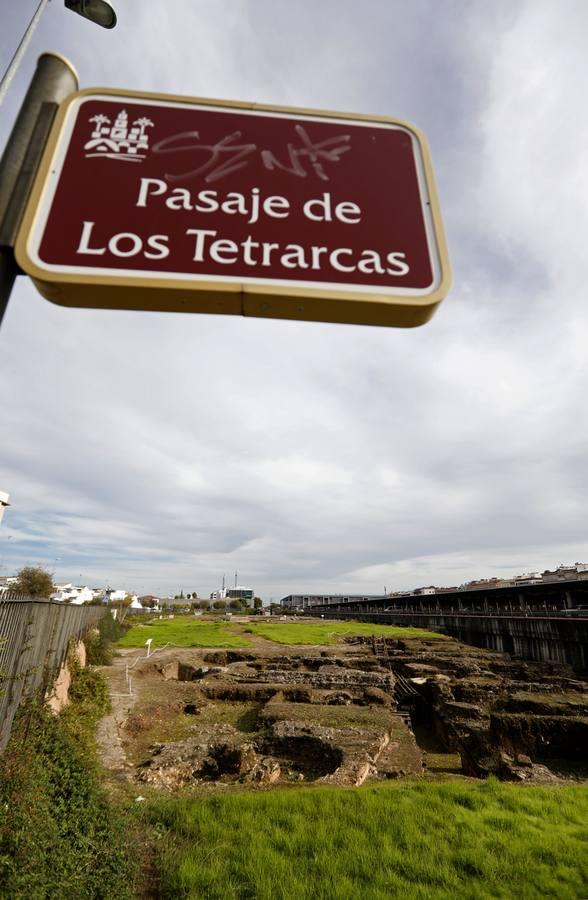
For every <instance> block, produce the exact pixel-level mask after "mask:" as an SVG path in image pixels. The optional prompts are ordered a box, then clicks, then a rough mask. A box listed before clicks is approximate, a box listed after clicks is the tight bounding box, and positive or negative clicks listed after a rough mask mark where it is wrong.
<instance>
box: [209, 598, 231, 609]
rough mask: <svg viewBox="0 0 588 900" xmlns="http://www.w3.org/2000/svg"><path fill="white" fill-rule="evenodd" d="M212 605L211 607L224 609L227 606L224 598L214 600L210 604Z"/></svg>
mask: <svg viewBox="0 0 588 900" xmlns="http://www.w3.org/2000/svg"><path fill="white" fill-rule="evenodd" d="M212 606H213V609H226V608H227V604H226V603H225V601H224V600H215V601H214V603H213V604H212Z"/></svg>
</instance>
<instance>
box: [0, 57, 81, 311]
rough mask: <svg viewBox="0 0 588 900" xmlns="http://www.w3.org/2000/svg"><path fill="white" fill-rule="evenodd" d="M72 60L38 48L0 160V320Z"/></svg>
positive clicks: (69, 84)
mask: <svg viewBox="0 0 588 900" xmlns="http://www.w3.org/2000/svg"><path fill="white" fill-rule="evenodd" d="M77 89H78V76H77V72H76V71H75V69H74V67H73V66H72V64H71V63H70V62H69V61H68V60H67V59H65V57H63V56H59V55H58V54H56V53H43V54H42V55H41V56H40V57H39V59H38V60H37V68H36V71H35V74H34V75H33V78H32V81H31V83H30V85H29V89H28V91H27V94H26V96H25V98H24V100H23V103H22V106H21V108H20V112H19V114H18V116H17V119H16V122H15V123H14V127H13V129H12V132H11V134H10V137H9V138H8V142H7V144H6V148H5V150H4V153H3V154H2V159H0V324H1V323H2V318H3V316H4V312H5V310H6V305H7V303H8V300H9V297H10V292H11V290H12V286H13V284H14V280H15V278H16V276H17V275H18V274H19V268H18V266H17V264H16V261H15V259H14V243H15V240H16V234H17V231H18V227H19V225H20V221H21V219H22V215H23V212H24V207H25V204H26V201H27V199H28V196H29V193H30V190H31V187H32V183H33V179H34V177H35V173H36V171H37V168H38V165H39V162H40V159H41V156H42V153H43V150H44V148H45V144H46V141H47V137H48V135H49V130H50V128H51V124H52V122H53V118H54V116H55V113H56V111H57V107H58V105H59V104H60V103H61V101H62V100H64V99H65V97H67V96H68V95H69V94H71V93H73V92H74V91H77Z"/></svg>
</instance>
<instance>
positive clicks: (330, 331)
mask: <svg viewBox="0 0 588 900" xmlns="http://www.w3.org/2000/svg"><path fill="white" fill-rule="evenodd" d="M118 12H119V26H118V27H117V29H115V31H114V32H112V33H111V34H107V33H102V32H100V31H99V30H97V29H94V30H92V27H91V26H89V25H88V24H87V23H84V22H83V21H82V20H80V19H79V18H78V17H73V16H71V14H68V13H66V12H65V11H64V10H62V9H61V8H59V9H58V8H57V7H56V8H55V9H50V10H48V11H47V13H46V15H45V18H44V20H43V23H42V25H41V27H40V29H39V32H38V35H37V37H36V38H35V44H34V47H35V49H36V50H40V49H41V48H43V47H45V46H56V47H58V48H59V49H60V51H61V52H64V53H65V54H66V55H70V56H71V57H72V58H73V59H74V62H75V63H76V65H77V66H78V68H79V69H80V73H81V76H82V81H83V84H84V85H88V84H113V85H119V86H127V87H133V88H142V89H145V90H159V91H170V92H176V93H187V94H201V95H209V96H219V97H223V96H224V97H235V98H244V99H255V100H259V101H261V102H269V101H275V102H278V103H297V104H300V105H304V106H318V107H320V106H323V107H329V106H330V107H333V108H340V109H357V110H358V111H365V112H369V111H372V112H377V113H388V114H392V115H394V114H395V115H398V116H400V117H405V118H408V119H409V120H413V121H415V122H417V123H418V124H419V125H420V126H421V127H423V128H424V130H425V131H426V132H427V133H428V134H429V136H430V139H431V143H432V147H433V156H434V163H435V168H436V171H437V178H438V183H439V188H440V194H441V199H442V205H443V209H444V214H445V220H446V225H447V231H448V236H449V243H450V249H451V254H452V262H453V267H454V272H455V279H454V280H455V286H454V288H453V291H452V293H451V296H450V298H449V299H448V300H447V301H446V303H445V304H444V305H443V306H442V307H441V309H440V311H439V313H438V314H437V316H436V318H435V319H434V320H433V322H431V323H430V324H429V325H427V326H425V327H424V328H423V329H420V330H416V331H401V330H392V329H389V330H387V329H373V328H351V327H345V326H329V325H320V324H317V325H312V324H305V323H294V322H293V323H288V322H271V321H262V320H257V321H256V320H240V319H231V318H215V317H209V316H179V315H167V316H166V315H159V314H136V313H127V312H96V311H87V310H67V309H62V308H59V307H56V306H52V305H51V304H49V303H47V302H46V301H44V300H43V299H41V298H40V297H39V296H38V295H37V294H36V293H35V291H34V289H33V288H32V286H31V285H28V284H27V283H26V282H25V281H24V279H23V280H21V281H20V282H19V284H18V286H17V288H16V289H15V291H14V295H13V299H12V300H11V304H10V307H9V310H8V313H7V316H6V319H5V322H4V325H3V327H2V330H1V332H0V409H1V410H2V413H1V420H0V442H1V445H2V457H1V461H0V487H2V489H4V490H8V491H9V492H10V493H11V500H12V502H13V506H12V507H11V509H10V510H9V511H8V513H7V514H6V516H5V518H4V522H3V532H2V534H1V535H0V561H1V560H2V558H3V556H4V558H5V563H4V564H5V565H10V566H18V565H21V564H23V563H24V562H26V561H38V560H45V561H46V562H47V563H48V564H49V565H50V566H51V565H52V564H53V561H54V559H55V558H56V557H61V560H60V562H59V568H58V572H57V574H58V575H64V576H67V577H73V578H77V577H78V574H79V573H80V572H82V573H84V577H85V578H87V580H90V581H93V582H94V583H96V584H102V583H103V582H105V581H106V580H109V581H110V582H111V583H117V584H118V583H121V584H123V583H125V584H126V583H127V582H128V584H129V586H130V587H132V588H133V589H134V590H149V591H151V592H154V593H161V592H163V591H166V590H171V591H173V592H174V593H175V592H176V591H177V590H179V588H180V587H183V588H184V590H198V591H199V592H200V593H201V594H206V593H207V592H208V591H209V590H212V589H213V588H214V587H216V586H217V585H218V583H219V582H220V578H221V577H222V574H223V572H224V573H226V574H227V576H230V575H231V573H232V572H234V571H235V569H238V571H239V573H240V580H243V581H246V582H250V583H252V584H253V586H254V587H255V588H256V589H257V590H259V591H260V592H262V594H263V595H264V596H267V597H269V596H272V595H273V596H274V597H276V596H280V595H281V594H285V593H289V592H292V591H297V590H299V589H300V590H302V589H304V590H327V589H328V590H333V591H334V590H351V589H352V588H355V589H356V590H365V591H368V590H369V591H370V592H372V591H379V590H381V589H382V587H383V585H384V584H386V585H387V587H389V588H392V587H410V586H415V585H417V584H424V583H430V582H437V583H448V582H455V581H462V580H464V579H465V578H467V577H471V576H477V575H492V574H500V571H502V570H503V569H504V567H505V566H506V567H507V568H508V567H509V566H513V567H519V568H521V569H527V568H532V569H535V568H539V569H541V568H544V567H545V566H548V565H549V566H553V565H555V564H557V563H558V562H560V561H564V560H565V561H572V560H573V559H575V558H578V559H581V558H582V557H583V556H584V557H586V555H587V553H586V551H587V550H588V547H586V546H584V544H583V543H582V536H583V533H584V521H583V519H584V516H583V509H584V506H585V503H586V492H587V487H588V484H587V481H588V479H587V477H586V475H585V471H586V467H585V461H584V460H585V453H586V444H587V438H588V425H587V423H586V418H585V416H583V408H584V403H585V399H584V398H585V395H586V387H587V378H588V376H587V374H586V366H585V347H586V339H587V337H588V335H587V331H588V328H587V317H586V313H585V311H584V309H583V307H582V297H583V287H584V284H583V282H584V268H585V263H584V255H585V254H584V250H583V234H584V233H585V232H586V230H587V229H586V225H587V224H588V223H587V222H586V209H585V205H584V197H585V196H586V177H587V176H586V173H585V162H584V158H583V157H584V153H583V145H584V144H585V138H586V137H587V135H586V129H587V127H588V126H586V124H585V122H584V121H583V119H582V117H581V115H579V114H578V111H579V110H580V109H581V103H580V102H579V101H580V100H581V98H579V97H578V85H579V84H581V83H583V81H584V80H585V76H586V68H587V63H586V62H585V59H584V50H583V46H582V44H583V35H584V34H585V33H586V24H587V22H586V19H587V13H586V8H585V5H584V4H582V3H574V2H569V3H568V4H567V5H566V14H565V15H563V14H562V13H561V11H560V10H558V9H556V8H555V7H554V6H553V5H552V4H549V3H546V2H545V3H541V2H535V0H533V2H528V3H523V2H518V3H515V4H500V3H499V4H494V5H493V6H492V7H491V8H490V7H488V5H487V4H482V3H473V4H470V5H469V6H468V8H467V11H466V12H464V10H463V9H462V8H461V7H460V8H459V9H456V10H454V9H453V7H451V6H448V7H447V9H446V11H445V14H444V16H442V17H441V16H439V15H438V14H437V12H436V5H435V4H433V3H422V4H415V5H413V6H411V7H410V8H409V7H408V6H407V5H406V4H389V3H386V2H383V0H382V2H378V0H373V2H371V3H370V15H367V14H366V10H365V9H364V8H363V7H357V5H356V4H353V3H350V2H341V3H334V2H327V3H324V4H321V5H320V6H319V7H318V8H317V7H316V4H315V5H312V4H311V3H310V2H302V3H300V4H298V5H297V6H296V8H293V7H286V6H282V5H279V4H275V3H272V4H270V3H269V2H268V0H263V2H260V3H256V4H250V3H245V2H236V3H233V2H231V3H229V2H219V3H217V4H214V5H213V6H211V5H210V4H204V3H203V2H196V3H194V2H190V3H188V2H187V0H184V2H180V0H175V2H174V4H173V6H172V5H171V4H155V5H154V4H145V3H143V2H139V0H126V2H125V4H124V7H123V6H122V5H121V8H120V9H119V10H118ZM425 25H426V27H425ZM14 27H16V26H14ZM82 40H83V41H84V44H83V46H84V48H85V50H84V53H83V54H81V53H80V51H79V47H80V46H81V44H80V42H81V41H82ZM3 46H4V45H3V44H1V43H0V47H3ZM31 64H32V57H31V58H30V59H29V61H28V62H27V63H26V64H25V66H24V68H23V71H22V73H21V74H20V75H19V78H18V79H17V82H16V83H15V89H14V91H13V95H12V97H10V98H9V107H8V108H9V109H13V108H14V106H15V98H16V94H17V93H18V92H19V91H20V92H21V93H22V91H23V90H24V85H25V80H26V76H27V75H28V73H29V72H30V68H31ZM3 127H4V125H3ZM10 534H12V535H13V539H12V540H10V542H8V541H7V540H6V537H7V536H8V535H10ZM3 549H4V553H3ZM513 570H514V569H513ZM3 571H4V570H3Z"/></svg>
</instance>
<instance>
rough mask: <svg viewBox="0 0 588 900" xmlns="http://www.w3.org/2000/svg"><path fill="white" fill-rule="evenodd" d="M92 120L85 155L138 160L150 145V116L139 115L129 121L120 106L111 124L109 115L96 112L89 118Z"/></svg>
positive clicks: (143, 157)
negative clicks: (138, 117) (148, 117)
mask: <svg viewBox="0 0 588 900" xmlns="http://www.w3.org/2000/svg"><path fill="white" fill-rule="evenodd" d="M88 121H89V122H93V123H94V131H93V132H92V134H91V136H90V140H89V141H88V142H87V143H86V144H84V150H85V151H86V153H85V155H86V157H92V156H105V157H107V158H108V159H124V160H126V161H128V162H140V161H141V160H142V159H145V156H146V155H147V154H146V151H147V150H148V149H149V135H148V134H147V133H146V131H145V129H146V128H152V127H153V122H152V121H151V119H147V118H145V116H142V117H141V118H140V119H135V121H134V122H133V123H132V125H129V117H128V114H127V111H126V109H121V111H120V112H119V113H118V115H117V117H116V119H115V121H114V124H112V122H111V119H109V117H108V116H105V115H103V114H102V113H99V114H98V115H96V116H92V118H91V119H88Z"/></svg>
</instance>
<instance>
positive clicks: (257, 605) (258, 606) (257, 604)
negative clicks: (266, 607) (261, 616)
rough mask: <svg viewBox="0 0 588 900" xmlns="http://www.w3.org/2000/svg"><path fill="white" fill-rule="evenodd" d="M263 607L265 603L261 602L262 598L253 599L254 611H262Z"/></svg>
mask: <svg viewBox="0 0 588 900" xmlns="http://www.w3.org/2000/svg"><path fill="white" fill-rule="evenodd" d="M262 606H263V603H262V602H261V597H254V598H253V609H261V608H262Z"/></svg>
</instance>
